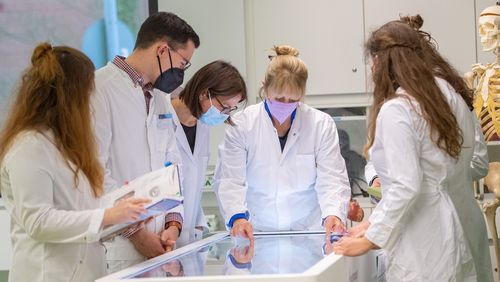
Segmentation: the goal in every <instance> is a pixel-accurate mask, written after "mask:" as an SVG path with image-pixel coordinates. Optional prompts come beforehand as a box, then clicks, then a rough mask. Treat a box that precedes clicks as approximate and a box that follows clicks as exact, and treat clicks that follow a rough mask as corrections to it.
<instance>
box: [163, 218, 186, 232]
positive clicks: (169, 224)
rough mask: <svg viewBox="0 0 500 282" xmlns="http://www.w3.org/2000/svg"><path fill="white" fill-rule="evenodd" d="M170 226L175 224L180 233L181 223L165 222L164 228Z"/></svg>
mask: <svg viewBox="0 0 500 282" xmlns="http://www.w3.org/2000/svg"><path fill="white" fill-rule="evenodd" d="M170 226H175V227H177V229H178V230H179V235H181V231H182V224H181V223H180V222H178V221H169V222H167V223H165V230H166V229H168V228H169V227H170Z"/></svg>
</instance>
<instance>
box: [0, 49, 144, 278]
mask: <svg viewBox="0 0 500 282" xmlns="http://www.w3.org/2000/svg"><path fill="white" fill-rule="evenodd" d="M31 64H32V65H31V66H30V67H29V68H28V69H27V70H26V72H25V74H24V75H23V77H22V81H21V85H20V87H19V89H18V91H17V94H16V98H15V102H14V104H13V107H12V109H11V111H10V113H9V115H8V117H7V120H6V121H5V124H4V128H3V130H2V132H1V135H0V189H1V191H2V196H3V199H4V201H5V207H6V208H7V210H8V212H9V214H10V216H11V237H12V244H13V250H14V258H13V261H12V269H11V271H10V273H9V281H94V280H95V279H97V278H99V277H101V276H103V275H105V274H106V263H105V256H104V248H103V247H102V245H101V244H100V243H99V242H98V241H99V234H100V231H101V230H102V228H103V227H104V226H107V225H110V224H117V223H123V222H127V221H132V220H136V219H137V218H138V217H139V215H140V214H141V213H145V212H146V210H145V209H144V207H143V205H144V204H145V203H146V202H147V201H148V200H146V199H129V200H125V201H122V202H120V203H119V204H117V205H116V206H114V207H113V208H109V209H100V208H99V197H100V196H101V195H102V194H103V169H102V167H101V165H100V164H99V161H98V159H97V149H96V144H95V140H94V135H93V133H92V126H91V122H90V120H91V118H90V115H91V114H90V105H89V100H90V95H91V92H92V90H93V88H94V65H93V64H92V62H91V61H90V59H89V58H87V57H86V56H85V55H84V54H83V53H82V52H80V51H78V50H76V49H73V48H70V47H64V46H58V47H52V46H51V45H50V44H48V43H42V44H40V45H38V46H37V47H36V48H35V50H34V51H33V55H32V57H31Z"/></svg>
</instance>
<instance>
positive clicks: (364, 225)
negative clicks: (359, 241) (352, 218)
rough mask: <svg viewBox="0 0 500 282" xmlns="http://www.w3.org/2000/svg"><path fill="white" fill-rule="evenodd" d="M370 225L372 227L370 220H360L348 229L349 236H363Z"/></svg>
mask: <svg viewBox="0 0 500 282" xmlns="http://www.w3.org/2000/svg"><path fill="white" fill-rule="evenodd" d="M368 227H370V222H369V221H363V222H360V223H359V224H358V225H356V226H353V227H351V228H350V229H349V230H348V231H347V236H349V237H354V238H359V237H363V236H365V232H366V230H367V229H368Z"/></svg>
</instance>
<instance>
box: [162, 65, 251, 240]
mask: <svg viewBox="0 0 500 282" xmlns="http://www.w3.org/2000/svg"><path fill="white" fill-rule="evenodd" d="M246 100H247V90H246V85H245V81H244V80H243V77H242V76H241V75H240V73H239V72H238V70H237V69H236V68H235V67H234V66H232V65H231V64H230V63H227V62H224V61H214V62H212V63H210V64H208V65H206V66H204V67H202V68H201V69H200V70H199V71H197V72H196V73H195V74H194V76H193V77H192V78H191V79H190V80H189V82H188V83H187V84H186V88H184V89H183V90H182V91H181V92H180V94H179V97H176V98H173V99H172V106H173V107H174V110H175V114H176V116H174V128H175V136H176V140H177V145H178V147H179V154H180V157H181V161H182V174H183V187H184V225H183V228H182V232H181V234H180V237H179V239H178V241H177V246H184V245H187V244H189V243H191V242H193V241H195V240H199V239H201V237H202V236H201V235H202V232H203V230H206V229H208V227H207V224H206V220H205V216H204V214H203V210H202V209H201V204H200V201H201V189H202V188H203V187H204V185H205V173H206V170H207V166H208V159H209V156H210V152H209V145H210V127H211V126H216V125H219V124H222V123H224V122H225V121H227V123H229V124H232V122H231V119H230V114H231V113H233V112H234V111H235V110H236V109H237V108H238V106H237V105H238V104H239V103H241V102H245V101H246Z"/></svg>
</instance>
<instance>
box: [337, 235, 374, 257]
mask: <svg viewBox="0 0 500 282" xmlns="http://www.w3.org/2000/svg"><path fill="white" fill-rule="evenodd" d="M375 248H378V247H377V246H376V245H375V244H373V243H372V242H370V241H369V240H368V239H366V237H360V238H353V237H342V238H341V239H340V240H339V241H337V242H336V243H334V244H333V251H334V252H335V254H337V255H344V256H348V257H354V256H360V255H363V254H365V253H367V252H368V251H369V250H371V249H375Z"/></svg>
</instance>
